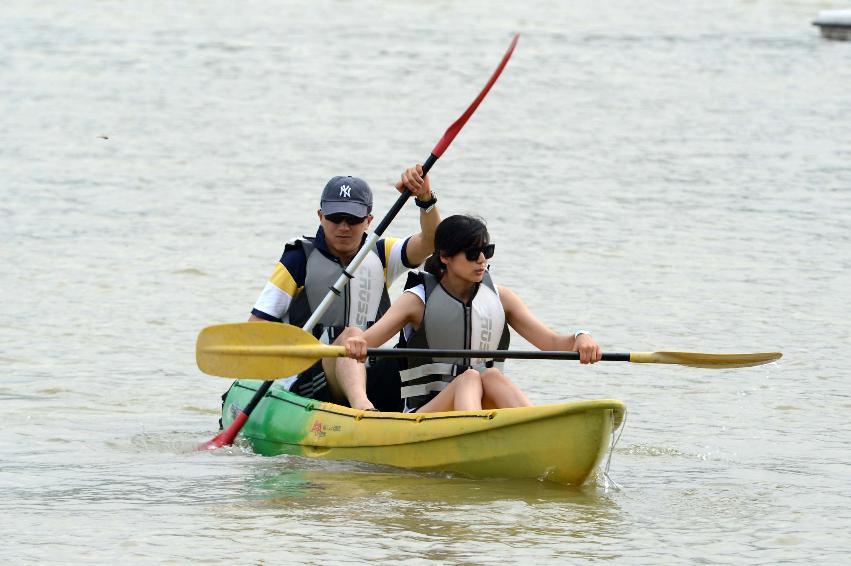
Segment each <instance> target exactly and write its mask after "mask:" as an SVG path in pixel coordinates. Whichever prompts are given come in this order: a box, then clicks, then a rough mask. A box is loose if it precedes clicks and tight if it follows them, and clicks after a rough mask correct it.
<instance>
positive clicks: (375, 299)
mask: <svg viewBox="0 0 851 566" xmlns="http://www.w3.org/2000/svg"><path fill="white" fill-rule="evenodd" d="M293 245H294V246H301V248H302V249H303V250H304V255H305V256H306V257H307V266H306V268H305V280H304V290H303V291H302V292H301V293H299V294H298V295H296V297H295V299H293V302H292V304H291V305H290V311H289V313H288V314H289V317H288V318H289V320H288V321H287V322H289V323H290V324H293V325H296V326H304V324H305V322H307V319H308V318H310V315H311V314H312V313H313V311H314V310H315V309H316V307H318V306H319V304H320V303H321V302H322V300H323V299H324V298H325V295H327V294H328V290H329V289H332V288H333V287H334V283H335V282H336V281H337V278H338V277H340V273H341V271H342V269H343V266H342V265H341V264H340V263H339V261H336V260H332V259H331V258H329V257H327V256H326V255H325V254H323V253H322V252H320V251H319V250H317V249H316V247H315V246H314V245H313V242H312V238H304V239H298V240H296V241H295V242H294V244H293ZM352 275H353V276H354V277H353V278H352V279H350V280H349V283H348V285H346V286H345V288H343V290H342V291H341V292H340V295H339V296H338V297H337V298H336V299H335V300H334V302H333V303H331V307H330V308H329V309H328V310H327V311H326V312H325V314H324V315H322V318H320V319H319V324H317V325H316V327H315V328H314V335H315V336H316V337H317V338H319V339H320V340H322V341H323V342H324V343H326V344H330V343H331V342H333V341H334V339H335V338H336V337H337V336H338V335H339V334H340V332H342V331H343V329H344V328H345V327H347V326H358V327H360V328H361V329H363V330H366V329H367V328H369V327H370V326H372V324H374V323H375V321H376V320H378V319H379V318H380V317H381V315H383V314H384V313H385V312H387V309H388V308H390V295H389V293H388V292H387V286H386V283H385V278H384V264H383V263H382V262H381V258H380V257H378V254H377V253H376V252H375V250H374V249H373V250H370V252H369V253H368V254H367V255H366V257H365V258H364V260H363V262H362V263H361V264H360V265H359V266H358V268H357V270H355V272H354V273H353V274H352Z"/></svg>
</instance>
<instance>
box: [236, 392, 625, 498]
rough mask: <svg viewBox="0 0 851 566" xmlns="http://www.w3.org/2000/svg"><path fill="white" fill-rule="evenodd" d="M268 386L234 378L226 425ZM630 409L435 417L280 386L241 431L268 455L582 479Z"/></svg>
mask: <svg viewBox="0 0 851 566" xmlns="http://www.w3.org/2000/svg"><path fill="white" fill-rule="evenodd" d="M257 385H259V382H255V381H239V382H236V383H235V384H234V386H233V387H232V388H231V390H230V391H229V392H228V395H227V397H226V399H225V403H224V406H223V412H222V421H223V425H224V426H225V427H227V426H228V425H229V424H230V421H231V420H232V418H233V415H235V414H236V413H237V412H238V410H239V409H241V408H242V407H243V406H245V404H247V403H248V401H249V400H250V398H251V397H252V395H253V394H254V391H255V390H256V388H257ZM625 411H626V408H625V406H624V404H623V403H622V402H620V401H616V400H611V399H602V400H591V401H573V402H568V403H560V404H557V405H544V406H538V407H524V408H516V409H494V410H484V411H459V412H446V413H428V414H405V413H382V412H372V411H356V410H353V409H350V408H348V407H343V406H340V405H335V404H332V403H323V402H319V401H315V400H312V399H305V398H303V397H299V396H297V395H294V394H292V393H289V392H287V391H281V390H276V389H275V388H273V389H272V390H271V391H270V393H269V394H268V395H267V396H266V397H265V398H264V399H263V400H262V401H261V402H260V404H259V405H258V406H257V408H256V409H255V410H254V412H253V414H252V416H251V418H250V419H249V420H248V422H247V423H246V424H245V426H244V427H243V429H242V436H243V437H244V438H245V439H246V440H247V441H248V442H249V443H250V444H251V446H252V447H253V449H254V450H255V451H256V452H258V453H260V454H264V455H277V454H295V455H300V456H305V457H310V458H327V459H336V460H354V461H360V462H369V463H373V464H380V465H386V466H395V467H399V468H405V469H411V470H427V471H440V472H451V473H457V474H461V475H465V476H470V477H488V478H528V479H540V480H548V481H553V482H557V483H561V484H570V485H581V484H583V483H584V482H586V481H587V480H588V479H589V477H591V476H592V474H593V473H594V471H595V470H596V469H597V467H598V465H599V463H600V460H601V459H602V457H603V456H604V454H605V453H606V452H607V450H608V448H609V446H610V445H611V442H612V437H613V433H614V432H615V431H616V430H617V429H618V427H620V426H621V423H622V422H623V418H624V414H625Z"/></svg>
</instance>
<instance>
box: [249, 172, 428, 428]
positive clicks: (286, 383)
mask: <svg viewBox="0 0 851 566" xmlns="http://www.w3.org/2000/svg"><path fill="white" fill-rule="evenodd" d="M404 187H407V188H408V189H409V190H410V191H411V193H412V194H413V195H414V197H415V199H416V200H415V202H416V204H417V207H419V212H420V232H419V233H418V234H414V235H413V236H410V237H408V238H404V239H398V238H386V237H385V238H382V239H379V240H378V241H377V242H376V243H375V247H374V249H372V250H371V251H370V253H369V254H367V255H366V257H365V258H364V260H363V262H362V263H361V264H360V266H358V268H357V270H355V272H354V274H353V275H354V277H353V278H352V279H351V280H350V281H349V284H348V285H346V287H345V289H343V291H342V293H341V294H340V296H339V297H337V298H336V299H335V300H334V302H333V303H332V304H331V307H330V308H329V309H328V310H327V311H326V312H325V314H324V315H323V316H322V318H321V319H320V321H319V324H317V325H316V327H315V328H314V334H315V335H316V336H317V337H318V338H319V339H320V340H322V341H323V342H325V343H326V344H330V343H339V342H341V341H342V340H344V339H345V338H346V337H347V336H348V333H347V332H346V331H345V329H346V328H347V327H349V326H356V327H358V328H360V329H361V330H365V329H366V328H367V327H369V326H370V325H372V324H373V323H374V322H375V321H376V320H377V319H378V318H379V317H380V316H381V315H382V314H384V312H385V311H386V310H387V309H388V308H389V306H390V296H389V294H388V292H387V289H388V288H389V287H390V285H391V283H393V281H394V280H395V279H396V278H397V277H399V275H401V274H402V273H405V272H406V271H408V270H409V269H413V268H415V267H417V266H419V265H420V264H422V262H423V261H425V259H426V258H427V257H428V256H429V255H431V253H432V251H433V250H434V231H435V229H436V228H437V225H438V224H439V223H440V215H439V214H438V212H437V209H436V208H435V203H436V202H437V198H436V197H435V196H434V195H433V194H432V192H431V187H430V185H429V179H428V177H425V178H424V177H423V176H422V166H421V165H416V166H415V167H411V168H410V169H407V170H406V171H405V172H403V173H402V176H401V179H400V181H399V182H397V183H396V189H397V190H399V191H402V190H403V189H404ZM317 212H318V215H319V229H318V230H317V232H316V235H315V236H314V237H312V238H310V237H306V236H305V237H302V238H296V239H294V240H292V241H290V242H288V243H287V245H286V247H285V248H284V253H283V255H282V256H281V259H280V261H279V262H278V264H277V265H276V266H275V271H274V272H273V273H272V276H271V277H270V278H269V281H268V282H267V283H266V285H265V287H263V291H262V292H261V293H260V297H259V298H258V299H257V302H256V303H255V304H254V308H253V309H252V311H251V316H250V317H249V320H254V321H271V322H285V323H287V324H292V325H295V326H304V324H305V322H307V319H308V318H309V317H310V314H311V313H312V312H313V310H314V309H316V307H318V306H319V303H320V302H322V299H323V298H325V295H326V294H327V293H328V292H329V289H330V288H331V287H333V285H334V282H335V281H336V280H337V278H338V277H339V276H340V271H341V269H342V268H344V267H345V266H347V265H348V264H349V262H350V261H351V260H352V259H353V258H354V257H355V255H356V254H357V252H358V250H359V249H360V247H361V246H362V245H363V243H364V241H365V240H366V235H365V232H366V229H367V228H368V227H369V224H370V223H371V222H372V218H373V217H372V214H371V212H372V191H371V190H370V188H369V185H367V184H366V182H365V181H364V180H363V179H359V178H358V177H351V176H338V177H333V178H332V179H331V180H329V181H328V183H327V184H326V185H325V189H324V190H323V191H322V197H321V200H320V208H319V210H318V211H317ZM356 363H357V362H355V360H352V359H350V358H339V359H337V360H327V361H326V362H325V367H324V368H323V364H322V362H317V363H316V364H314V365H313V366H312V367H311V368H310V369H308V370H306V371H304V372H302V373H301V374H299V375H297V376H290V377H286V378H285V379H279V380H278V381H277V384H278V385H279V386H283V387H286V388H288V389H289V390H290V391H292V392H294V393H296V394H298V395H302V396H304V397H310V398H313V399H318V400H321V401H332V402H335V403H341V404H348V405H349V406H351V407H352V408H354V409H374V408H376V407H378V408H379V409H381V410H387V411H397V410H399V406H400V400H399V375H398V371H397V370H396V367H395V362H394V361H393V360H388V359H381V360H378V361H375V362H374V363H371V365H369V366H368V368H367V375H366V378H364V375H363V370H359V369H358V368H357V367H356ZM281 377H282V378H283V377H285V376H281ZM373 401H374V404H373Z"/></svg>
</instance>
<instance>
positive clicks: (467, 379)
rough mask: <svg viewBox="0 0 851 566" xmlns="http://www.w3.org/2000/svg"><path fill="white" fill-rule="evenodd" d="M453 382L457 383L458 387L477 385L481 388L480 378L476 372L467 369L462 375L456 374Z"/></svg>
mask: <svg viewBox="0 0 851 566" xmlns="http://www.w3.org/2000/svg"><path fill="white" fill-rule="evenodd" d="M453 381H457V382H458V385H467V386H471V385H478V386H479V387H481V386H482V376H481V374H480V373H479V372H478V371H476V370H474V369H468V370H466V371H464V373H461V374H458V376H456V377H455V379H454V380H453Z"/></svg>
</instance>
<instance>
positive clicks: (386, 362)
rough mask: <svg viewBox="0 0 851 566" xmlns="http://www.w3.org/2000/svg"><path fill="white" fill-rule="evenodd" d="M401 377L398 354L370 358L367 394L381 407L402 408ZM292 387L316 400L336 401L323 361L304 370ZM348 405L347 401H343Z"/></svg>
mask: <svg viewBox="0 0 851 566" xmlns="http://www.w3.org/2000/svg"><path fill="white" fill-rule="evenodd" d="M401 388H402V380H401V378H400V377H399V363H398V360H396V359H395V358H378V359H374V360H371V361H370V364H369V366H367V368H366V396H367V397H369V400H370V401H372V404H373V405H375V408H376V409H378V410H379V411H394V412H396V411H401V410H402V396H401ZM290 391H292V392H293V393H295V394H296V395H301V396H302V397H309V398H310V399H316V400H317V401H325V402H327V403H335V402H336V401H334V400H333V399H332V398H331V391H330V389H329V388H328V382H327V381H326V380H325V372H324V371H323V370H322V363H321V362H317V363H316V364H314V365H312V366H310V368H308V369H307V370H305V371H303V372H301V373H300V374H299V376H298V379H296V381H295V383H293V385H292V387H291V388H290ZM341 404H343V405H346V406H348V404H347V403H341Z"/></svg>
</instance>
